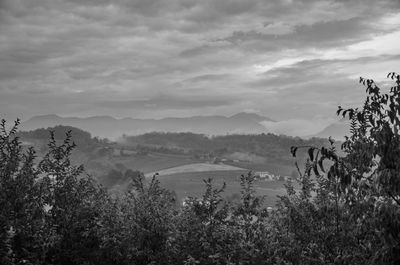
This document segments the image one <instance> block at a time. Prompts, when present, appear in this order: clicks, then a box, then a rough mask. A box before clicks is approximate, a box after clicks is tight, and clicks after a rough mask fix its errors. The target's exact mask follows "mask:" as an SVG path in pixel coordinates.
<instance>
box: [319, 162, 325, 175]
mask: <svg viewBox="0 0 400 265" xmlns="http://www.w3.org/2000/svg"><path fill="white" fill-rule="evenodd" d="M323 162H324V160H323V159H322V158H321V159H320V160H319V161H318V166H319V168H320V169H321V171H322V172H324V173H325V169H324V163H323Z"/></svg>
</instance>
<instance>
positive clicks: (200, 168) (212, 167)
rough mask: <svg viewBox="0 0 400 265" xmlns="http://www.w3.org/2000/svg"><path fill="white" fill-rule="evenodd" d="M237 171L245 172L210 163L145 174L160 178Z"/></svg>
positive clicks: (232, 167) (237, 168)
mask: <svg viewBox="0 0 400 265" xmlns="http://www.w3.org/2000/svg"><path fill="white" fill-rule="evenodd" d="M237 170H247V169H245V168H239V167H235V166H230V165H224V164H210V163H193V164H187V165H182V166H177V167H171V168H167V169H163V170H159V171H156V172H151V173H149V174H146V176H147V177H151V176H153V175H154V174H155V173H158V174H159V175H160V176H166V175H173V174H179V173H192V172H209V171H211V172H214V171H237Z"/></svg>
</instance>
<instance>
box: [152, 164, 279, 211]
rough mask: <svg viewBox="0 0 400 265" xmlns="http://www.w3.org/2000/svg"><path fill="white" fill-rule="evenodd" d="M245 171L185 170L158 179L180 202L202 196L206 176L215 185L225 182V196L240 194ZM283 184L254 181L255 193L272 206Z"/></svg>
mask: <svg viewBox="0 0 400 265" xmlns="http://www.w3.org/2000/svg"><path fill="white" fill-rule="evenodd" d="M247 173H248V171H247V170H229V171H206V172H186V173H176V174H171V175H165V176H159V177H158V179H159V180H160V182H161V185H162V186H163V187H165V188H167V189H169V190H173V191H175V192H176V195H177V198H178V201H179V202H182V200H183V199H184V198H186V197H189V196H194V197H200V196H202V195H203V193H204V191H205V184H204V181H203V180H204V179H207V178H212V179H213V180H214V184H215V187H221V186H222V184H223V183H224V182H225V183H226V189H225V192H224V195H225V197H227V198H229V197H231V198H233V197H236V198H237V197H238V195H240V175H242V174H247ZM283 185H284V182H282V181H256V183H255V186H254V187H255V190H256V192H257V195H264V196H265V204H266V205H267V206H274V205H275V202H276V200H277V197H276V196H277V195H282V194H284V193H285V190H284V186H283Z"/></svg>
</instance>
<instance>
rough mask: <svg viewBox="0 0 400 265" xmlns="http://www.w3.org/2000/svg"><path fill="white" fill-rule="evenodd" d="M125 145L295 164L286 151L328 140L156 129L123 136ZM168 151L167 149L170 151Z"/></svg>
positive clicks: (323, 142) (323, 143)
mask: <svg viewBox="0 0 400 265" xmlns="http://www.w3.org/2000/svg"><path fill="white" fill-rule="evenodd" d="M122 141H123V143H124V144H126V145H128V146H129V145H131V146H139V147H142V148H144V147H147V148H151V147H153V148H156V147H158V148H160V147H164V148H165V147H169V148H168V150H170V152H172V153H174V152H175V153H178V151H180V152H181V153H189V154H193V155H204V154H208V155H211V156H224V155H227V154H231V153H234V152H242V153H246V154H252V155H255V156H260V157H265V158H267V159H272V160H276V161H279V162H283V163H286V162H289V163H292V160H291V158H290V153H288V151H287V150H289V148H290V147H291V146H294V145H315V146H322V145H327V144H328V141H327V140H326V139H322V138H312V139H309V140H305V139H302V138H300V137H291V136H286V135H276V134H272V133H268V134H264V133H263V134H254V135H244V134H232V135H220V136H213V137H208V136H206V135H203V134H195V133H161V132H153V133H146V134H143V135H139V136H123V138H122ZM168 150H164V152H167V151H168Z"/></svg>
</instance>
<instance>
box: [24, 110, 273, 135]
mask: <svg viewBox="0 0 400 265" xmlns="http://www.w3.org/2000/svg"><path fill="white" fill-rule="evenodd" d="M261 121H273V120H272V119H270V118H268V117H264V116H261V115H258V114H255V113H245V112H242V113H238V114H236V115H233V116H231V117H225V116H194V117H187V118H164V119H133V118H123V119H116V118H113V117H110V116H94V117H87V118H77V117H60V116H58V115H43V116H35V117H32V118H31V119H29V120H27V121H25V122H23V123H22V124H21V127H20V129H21V130H24V131H28V130H34V129H38V128H48V127H54V126H57V125H68V126H74V127H77V128H80V129H83V130H85V131H88V132H90V133H91V134H92V135H94V136H99V137H104V138H105V137H106V138H111V139H115V138H117V137H119V136H121V135H122V134H126V135H138V134H143V133H146V132H154V131H156V132H194V133H202V134H208V135H224V134H228V133H229V134H233V133H243V134H249V133H265V132H267V129H266V128H265V127H264V126H263V125H261V124H259V122H261Z"/></svg>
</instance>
